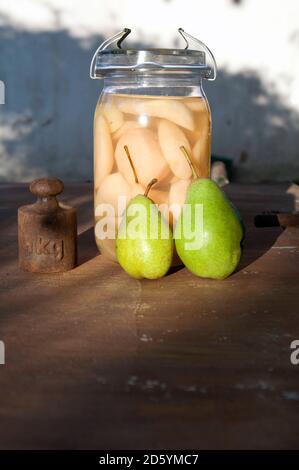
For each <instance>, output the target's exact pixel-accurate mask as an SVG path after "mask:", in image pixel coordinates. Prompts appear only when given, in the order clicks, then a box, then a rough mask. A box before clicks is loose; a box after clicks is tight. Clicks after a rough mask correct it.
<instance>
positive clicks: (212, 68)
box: [89, 28, 217, 81]
mask: <svg viewBox="0 0 299 470" xmlns="http://www.w3.org/2000/svg"><path fill="white" fill-rule="evenodd" d="M178 32H179V34H180V35H181V36H182V38H183V39H184V41H185V43H186V47H185V50H187V49H189V46H190V45H191V46H192V50H197V51H201V52H204V53H205V56H206V57H207V59H208V64H207V65H208V67H206V71H205V74H204V78H206V79H207V80H209V81H214V80H215V79H216V76H217V64H216V60H215V57H214V55H213V54H212V52H211V50H210V49H209V48H208V46H206V45H205V44H204V43H203V42H202V41H200V40H199V39H196V38H194V37H193V36H191V34H188V33H186V32H185V31H184V30H183V28H179V29H178ZM130 33H131V29H129V28H124V29H123V30H122V31H120V32H119V33H117V34H115V35H114V36H111V37H110V38H108V39H106V40H105V41H104V42H103V43H102V44H101V45H100V46H99V47H98V48H97V50H96V51H95V53H94V55H93V57H92V60H91V63H90V70H89V76H90V78H91V79H92V80H96V79H97V78H99V77H98V76H97V75H96V59H97V55H98V53H99V52H102V51H104V50H105V49H108V48H110V46H111V45H112V44H115V46H116V47H115V48H117V49H122V47H121V44H122V42H123V41H124V40H125V38H126V37H127V36H128V35H129V34H130ZM111 49H113V48H111ZM150 65H152V66H153V65H154V66H157V67H158V68H161V65H160V64H158V63H151V64H150ZM120 68H126V67H124V66H120ZM165 68H171V67H167V66H165ZM179 68H182V67H179ZM190 68H192V69H200V68H202V66H196V65H193V66H191V67H190Z"/></svg>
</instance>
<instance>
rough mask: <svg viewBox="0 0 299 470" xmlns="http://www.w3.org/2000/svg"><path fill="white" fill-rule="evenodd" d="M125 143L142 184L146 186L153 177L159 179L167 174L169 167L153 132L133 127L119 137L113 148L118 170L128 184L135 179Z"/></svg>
mask: <svg viewBox="0 0 299 470" xmlns="http://www.w3.org/2000/svg"><path fill="white" fill-rule="evenodd" d="M125 145H126V146H127V147H128V148H129V149H130V155H131V158H132V162H133V164H134V167H135V169H136V172H137V175H138V179H139V182H140V183H141V184H142V185H143V186H147V184H148V183H149V181H151V180H152V179H153V178H157V179H158V180H161V179H163V178H164V177H165V176H167V174H168V172H169V167H168V165H167V162H166V160H165V159H164V158H163V155H162V153H161V150H160V148H159V143H158V139H157V137H156V136H155V134H154V132H153V131H151V130H149V129H133V130H131V131H129V132H126V133H125V134H124V135H123V136H122V137H121V138H120V139H119V141H118V143H117V146H116V150H115V159H116V163H117V167H118V170H119V171H120V172H121V173H122V174H123V176H124V177H125V179H126V180H127V181H128V182H129V183H130V184H133V183H134V182H135V179H134V174H133V172H132V168H131V165H130V162H129V160H128V158H127V155H126V152H125V149H124V146H125Z"/></svg>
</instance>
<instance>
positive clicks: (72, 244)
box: [18, 178, 77, 273]
mask: <svg viewBox="0 0 299 470" xmlns="http://www.w3.org/2000/svg"><path fill="white" fill-rule="evenodd" d="M63 189H64V184H63V182H62V181H61V180H59V179H57V178H40V179H37V180H34V181H33V182H32V183H31V184H30V191H31V193H32V194H34V195H35V196H37V200H36V202H35V203H34V204H31V205H27V206H22V207H20V208H19V209H18V238H19V265H20V268H21V269H23V270H24V271H31V272H39V273H55V272H63V271H68V270H70V269H73V268H74V267H75V266H76V265H77V214H76V209H74V208H73V207H70V206H67V205H65V204H63V203H62V202H60V201H58V200H57V199H56V196H58V194H61V193H62V191H63Z"/></svg>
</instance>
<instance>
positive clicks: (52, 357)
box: [0, 184, 299, 449]
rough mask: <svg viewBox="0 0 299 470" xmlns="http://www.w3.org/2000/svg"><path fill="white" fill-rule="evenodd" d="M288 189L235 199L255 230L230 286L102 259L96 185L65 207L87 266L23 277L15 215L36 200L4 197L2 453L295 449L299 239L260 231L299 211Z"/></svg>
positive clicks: (16, 191) (234, 188)
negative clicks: (147, 274)
mask: <svg viewBox="0 0 299 470" xmlns="http://www.w3.org/2000/svg"><path fill="white" fill-rule="evenodd" d="M286 189H287V186H286V185H276V186H267V185H264V186H261V185H260V186H254V185H251V186H249V185H248V186H240V185H230V186H229V187H227V189H226V191H227V192H228V193H229V194H230V196H231V198H232V200H233V201H234V202H235V203H236V204H237V205H238V207H239V208H240V210H241V212H242V214H243V217H244V218H245V222H246V227H247V238H246V244H245V250H244V255H243V258H242V263H241V266H240V267H239V269H238V271H237V272H236V273H235V274H234V275H232V276H231V277H230V278H228V279H226V280H224V281H212V280H205V279H199V278H196V277H195V276H193V275H192V274H191V273H189V272H188V271H187V270H186V269H185V268H184V269H176V270H174V271H172V272H171V273H170V274H169V275H167V276H166V277H165V278H163V279H160V280H157V281H146V280H144V281H137V280H134V279H131V278H129V277H128V276H127V274H126V273H125V272H124V271H122V270H121V269H120V267H119V266H118V265H116V264H114V263H111V262H110V261H107V260H105V259H104V258H103V257H102V256H101V255H99V254H98V252H97V250H96V247H95V243H94V240H93V229H92V223H93V220H92V196H91V186H90V185H88V184H72V185H66V189H65V193H64V195H63V197H62V199H63V200H65V201H66V202H67V203H69V204H71V205H73V206H75V207H77V209H78V222H79V233H80V234H79V267H78V268H76V269H74V270H73V271H70V272H67V273H63V274H51V275H49V274H43V275H40V274H32V273H25V272H22V271H20V270H19V268H18V261H17V226H16V211H17V208H18V206H20V205H23V204H27V203H30V201H32V200H33V198H32V195H31V194H30V193H29V191H28V187H27V186H26V185H21V184H20V185H15V184H14V185H9V184H3V185H1V186H0V200H1V207H0V211H1V212H0V215H1V239H0V242H1V243H0V259H1V263H0V276H1V287H0V295H1V310H0V340H2V341H4V343H5V350H6V364H5V365H0V397H1V398H0V448H1V449H18V448H19V449H28V448H35V449H90V448H93V449H117V448H121V449H189V448H193V449H214V448H221V449H233V448H258V449H260V448H266V449H276V448H298V447H299V437H298V435H299V433H298V428H299V365H298V366H294V365H292V364H291V362H290V354H291V349H290V343H291V341H293V340H294V339H299V310H298V304H299V302H298V300H299V289H298V284H299V248H298V244H299V229H296V228H289V229H286V230H284V231H283V230H282V229H281V228H279V227H276V228H258V229H257V228H254V226H253V217H254V215H256V214H257V213H259V212H261V211H264V210H282V211H290V210H294V207H295V201H294V197H293V195H291V194H289V193H287V192H286Z"/></svg>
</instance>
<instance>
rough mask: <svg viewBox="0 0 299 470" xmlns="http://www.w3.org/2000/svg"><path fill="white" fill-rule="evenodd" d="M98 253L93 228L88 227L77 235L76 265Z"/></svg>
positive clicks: (85, 261)
mask: <svg viewBox="0 0 299 470" xmlns="http://www.w3.org/2000/svg"><path fill="white" fill-rule="evenodd" d="M98 255H99V251H98V249H97V246H96V242H95V239H94V229H93V227H90V228H89V229H87V230H85V231H84V232H82V233H80V235H78V266H80V265H82V264H84V263H87V262H88V261H90V260H91V259H93V258H95V257H96V256H98Z"/></svg>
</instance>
